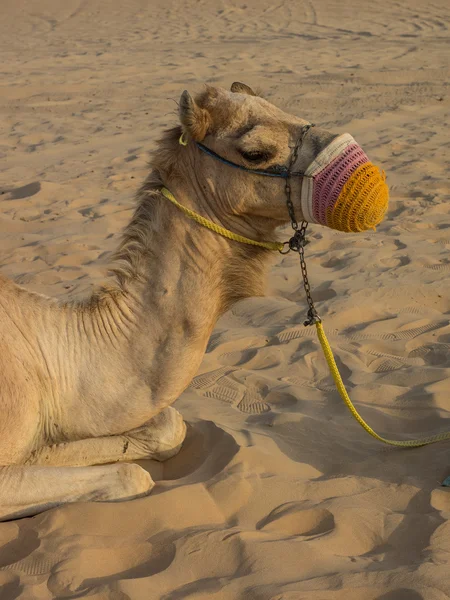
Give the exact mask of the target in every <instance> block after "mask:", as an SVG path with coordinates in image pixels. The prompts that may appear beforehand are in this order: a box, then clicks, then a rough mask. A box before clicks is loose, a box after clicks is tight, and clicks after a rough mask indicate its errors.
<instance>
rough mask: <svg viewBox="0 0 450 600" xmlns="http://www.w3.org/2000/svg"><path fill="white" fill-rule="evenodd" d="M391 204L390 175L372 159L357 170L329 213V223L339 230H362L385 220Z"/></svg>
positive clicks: (372, 227) (374, 226) (355, 231)
mask: <svg viewBox="0 0 450 600" xmlns="http://www.w3.org/2000/svg"><path fill="white" fill-rule="evenodd" d="M388 203H389V188H388V186H387V184H386V175H385V173H384V171H380V169H379V168H378V167H376V166H375V165H373V164H372V163H371V162H366V163H364V164H363V165H361V166H360V167H358V168H357V169H356V171H355V172H354V173H353V174H352V176H351V177H350V178H349V180H348V181H347V183H346V184H345V185H344V187H343V188H342V190H341V193H340V194H339V197H338V199H337V201H336V203H335V205H334V206H333V208H330V209H329V210H328V212H327V225H328V227H332V228H333V229H337V230H338V231H346V232H354V233H357V232H360V231H367V230H368V229H375V228H376V226H377V225H378V224H379V223H381V221H382V220H383V217H384V215H385V213H386V211H387V208H388Z"/></svg>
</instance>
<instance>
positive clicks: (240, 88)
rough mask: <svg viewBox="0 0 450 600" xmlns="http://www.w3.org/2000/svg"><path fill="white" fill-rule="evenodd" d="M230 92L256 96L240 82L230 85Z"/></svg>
mask: <svg viewBox="0 0 450 600" xmlns="http://www.w3.org/2000/svg"><path fill="white" fill-rule="evenodd" d="M231 91H232V92H233V94H247V95H249V96H256V94H255V92H254V91H253V90H252V88H251V87H249V86H248V85H245V83H241V82H240V81H235V82H234V83H233V84H232V85H231Z"/></svg>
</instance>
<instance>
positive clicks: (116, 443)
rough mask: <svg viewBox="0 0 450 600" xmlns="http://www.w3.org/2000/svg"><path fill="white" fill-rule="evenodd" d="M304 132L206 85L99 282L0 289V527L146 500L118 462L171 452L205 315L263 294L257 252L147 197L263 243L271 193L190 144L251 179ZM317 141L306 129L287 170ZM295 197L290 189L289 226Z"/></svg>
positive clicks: (246, 93)
mask: <svg viewBox="0 0 450 600" xmlns="http://www.w3.org/2000/svg"><path fill="white" fill-rule="evenodd" d="M305 123H306V121H304V120H303V119H300V118H297V117H295V116H292V115H289V114H287V113H285V112H283V111H281V110H280V109H278V108H276V107H275V106H273V105H272V104H270V103H269V102H267V101H266V100H264V99H263V98H261V97H259V96H257V95H256V94H254V92H252V90H251V89H250V88H248V86H245V85H244V84H237V83H236V84H233V86H232V91H230V92H228V91H225V90H223V89H220V88H214V87H207V88H206V89H205V90H204V91H203V92H202V93H201V94H199V95H198V96H197V97H196V99H195V100H194V99H193V98H192V97H191V95H190V94H189V93H188V92H184V93H183V95H182V96H181V100H180V125H178V126H177V127H175V128H174V129H172V130H171V131H169V132H167V133H166V134H165V135H164V137H163V138H162V140H161V141H160V142H159V144H158V147H157V149H156V151H155V153H154V155H153V158H152V161H151V166H152V169H151V172H150V174H149V176H148V178H147V179H146V181H145V182H144V184H143V185H142V187H141V189H140V190H139V192H138V194H137V206H136V210H135V213H134V216H133V217H132V219H131V222H130V223H129V225H128V226H127V227H126V228H125V231H124V233H123V237H122V241H121V243H120V245H119V247H118V249H117V251H116V253H115V256H114V260H113V266H112V277H111V279H110V281H109V283H108V285H107V286H105V287H104V288H102V289H100V290H98V291H97V292H96V293H94V294H93V295H92V296H91V297H89V298H87V299H86V300H85V301H83V302H59V301H56V300H54V299H51V298H48V297H44V296H41V295H38V294H35V293H32V292H29V291H27V290H25V289H23V288H21V287H19V286H17V285H16V284H15V283H13V282H11V281H9V280H8V279H6V278H4V277H1V278H0V414H1V419H0V465H1V466H0V519H11V518H15V517H20V516H25V515H34V514H37V513H39V512H41V511H43V510H46V509H48V508H50V507H54V506H57V505H60V504H63V503H66V502H75V501H91V500H96V501H100V500H103V501H104V500H121V499H131V498H136V497H139V496H142V495H146V494H148V493H149V492H150V491H151V489H152V487H153V485H154V483H153V481H152V479H151V477H150V475H149V474H148V473H147V472H146V471H145V470H144V469H142V468H141V467H140V466H138V465H136V464H133V463H131V462H130V461H134V460H137V459H142V458H154V459H156V460H165V459H167V458H169V457H171V456H173V455H174V454H176V453H177V452H178V451H179V450H180V448H181V446H182V443H183V440H184V437H185V434H186V425H185V423H184V422H183V419H182V417H181V415H180V414H179V413H178V412H177V411H176V410H175V409H174V408H172V407H171V404H172V403H173V402H174V401H175V400H176V399H177V398H178V397H179V395H180V394H181V393H182V392H183V390H184V389H186V387H187V386H188V385H189V383H190V381H191V379H192V378H193V376H194V375H195V373H196V371H197V369H198V367H199V365H200V362H201V360H202V357H203V354H204V352H205V349H206V345H207V342H208V338H209V336H210V334H211V332H212V329H213V327H214V325H215V323H216V321H217V319H218V318H219V316H220V315H221V314H222V313H223V312H224V311H226V310H228V309H229V308H230V307H231V306H232V305H233V304H234V303H235V302H237V301H239V300H241V299H243V298H247V297H249V296H255V295H262V294H263V293H264V272H265V270H266V267H267V264H268V260H269V256H270V254H271V253H270V252H269V251H267V250H265V249H264V248H256V247H252V246H244V245H241V244H238V243H236V242H234V241H230V240H227V239H224V238H222V237H220V236H218V235H216V234H214V233H212V232H210V231H208V230H206V229H204V228H202V227H200V226H199V225H198V224H196V223H195V222H193V221H191V220H189V219H187V218H186V217H185V215H183V214H182V213H181V211H179V210H178V209H177V208H176V207H174V206H173V205H172V204H171V203H170V202H168V201H167V199H165V198H164V196H163V195H162V194H161V192H160V189H161V187H162V186H165V187H167V188H168V189H169V190H170V191H171V192H172V193H173V194H174V196H175V197H176V198H177V200H178V201H179V202H180V203H182V204H184V205H185V206H187V207H189V208H192V209H193V210H195V211H197V212H198V213H200V214H202V215H203V216H205V217H207V218H208V219H210V220H212V221H214V222H216V223H219V224H221V225H222V226H224V227H226V228H228V229H230V230H232V231H234V232H236V233H238V234H241V235H244V236H246V237H250V238H253V239H255V240H266V239H269V240H270V239H274V236H275V232H276V229H277V227H279V226H280V225H283V224H285V223H286V222H287V221H288V212H287V209H286V197H285V191H284V182H283V181H282V180H278V179H272V178H269V177H258V176H255V175H253V174H251V173H246V172H244V171H239V170H237V169H232V168H230V167H227V166H225V165H223V164H221V163H220V162H218V161H216V160H214V159H212V158H211V157H208V156H206V155H205V154H204V153H202V152H200V151H199V149H198V148H197V147H196V145H195V144H194V143H193V142H194V141H202V142H203V143H204V144H205V145H207V146H208V147H209V148H211V149H212V150H214V151H215V152H217V153H218V154H220V155H222V156H224V157H225V158H228V159H229V160H232V161H234V162H237V163H239V164H243V165H245V166H247V167H249V168H258V169H265V168H268V167H269V166H272V165H275V164H284V165H286V164H288V163H289V158H290V155H291V152H292V149H293V147H294V145H295V142H296V140H297V139H298V138H299V136H300V134H301V129H302V127H303V126H304V125H305ZM181 133H183V134H184V137H185V139H187V140H188V144H187V146H186V147H183V146H181V145H180V144H179V142H178V140H179V137H180V135H181ZM333 137H334V136H333V135H332V134H330V133H328V132H326V131H323V130H320V129H319V128H315V129H314V130H312V131H311V132H310V134H309V135H308V139H306V140H305V143H304V144H303V145H302V148H301V152H300V154H299V156H298V160H297V162H296V165H295V169H296V170H299V169H304V168H306V166H307V165H308V164H309V163H310V162H311V161H312V160H313V159H314V157H315V156H316V155H317V154H318V153H319V152H320V151H321V149H322V148H324V147H325V146H326V145H327V144H328V143H329V142H330V140H331V139H332V138H333ZM300 186H301V179H300V178H298V179H297V180H295V181H292V197H293V199H294V203H295V210H296V214H297V218H298V219H301V218H302V214H301V209H300ZM91 465H96V466H91Z"/></svg>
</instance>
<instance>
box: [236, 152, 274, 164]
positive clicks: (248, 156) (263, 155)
mask: <svg viewBox="0 0 450 600" xmlns="http://www.w3.org/2000/svg"><path fill="white" fill-rule="evenodd" d="M239 152H240V153H241V155H242V157H243V158H245V160H247V161H248V162H252V163H258V162H265V161H267V160H269V158H270V154H269V153H268V152H263V151H260V150H251V151H249V152H244V151H243V150H240V151H239Z"/></svg>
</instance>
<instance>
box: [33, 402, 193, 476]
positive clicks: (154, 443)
mask: <svg viewBox="0 0 450 600" xmlns="http://www.w3.org/2000/svg"><path fill="white" fill-rule="evenodd" d="M185 436H186V424H185V423H184V421H183V418H182V416H181V415H180V413H179V412H178V411H177V410H175V409H174V408H172V407H171V406H169V407H167V408H165V409H164V410H162V411H161V412H160V413H159V414H157V415H156V416H155V417H153V418H152V419H150V420H149V421H147V423H144V425H142V426H141V427H138V428H136V429H133V430H132V431H128V432H126V433H123V434H120V435H112V436H108V437H99V438H89V439H85V440H77V441H74V442H65V443H62V444H55V445H53V446H44V447H43V448H40V449H39V450H36V451H35V452H34V453H33V454H32V455H31V456H30V458H29V459H28V460H27V461H26V464H27V465H55V466H56V465H58V466H65V467H69V466H70V467H82V466H87V465H99V464H105V463H115V462H119V461H130V460H139V459H142V458H153V459H155V460H167V459H168V458H170V457H172V456H174V455H175V454H177V453H178V452H179V450H180V448H181V446H182V444H183V441H184V438H185Z"/></svg>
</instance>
